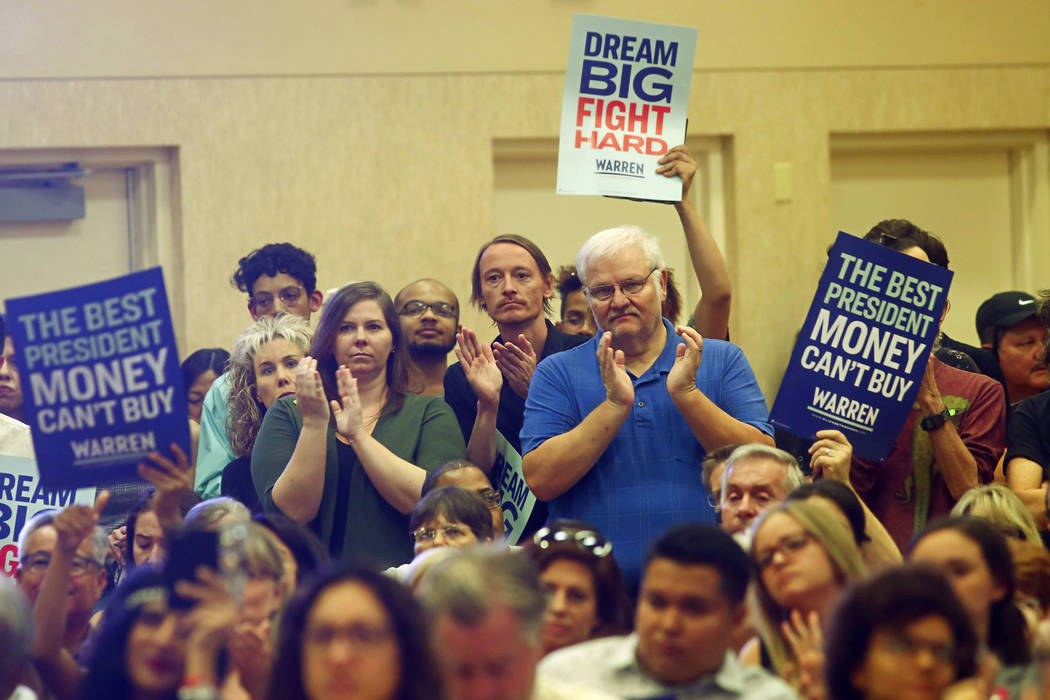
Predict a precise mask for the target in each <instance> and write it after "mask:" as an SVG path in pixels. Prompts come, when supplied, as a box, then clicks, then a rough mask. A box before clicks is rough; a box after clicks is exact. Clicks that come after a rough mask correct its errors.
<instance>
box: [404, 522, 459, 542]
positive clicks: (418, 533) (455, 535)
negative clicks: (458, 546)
mask: <svg viewBox="0 0 1050 700" xmlns="http://www.w3.org/2000/svg"><path fill="white" fill-rule="evenodd" d="M439 532H440V533H442V534H443V535H444V536H445V539H446V540H458V539H459V538H461V537H466V536H467V533H468V532H469V530H468V529H467V528H465V527H461V526H459V525H446V526H445V527H439V528H429V527H421V528H417V529H415V530H413V531H412V533H411V534H412V539H414V540H415V541H416V542H433V541H434V538H435V537H437V534H438V533H439Z"/></svg>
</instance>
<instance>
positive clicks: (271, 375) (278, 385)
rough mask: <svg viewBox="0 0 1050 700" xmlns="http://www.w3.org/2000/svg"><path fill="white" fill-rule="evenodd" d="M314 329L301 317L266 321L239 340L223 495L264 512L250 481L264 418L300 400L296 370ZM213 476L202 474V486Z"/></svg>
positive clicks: (233, 362)
mask: <svg viewBox="0 0 1050 700" xmlns="http://www.w3.org/2000/svg"><path fill="white" fill-rule="evenodd" d="M311 335H312V334H311V331H310V326H309V325H308V324H307V323H306V321H304V320H303V319H302V318H300V317H299V316H293V315H291V314H278V315H276V316H263V317H262V318H260V319H259V320H258V321H256V322H255V323H253V324H252V325H251V326H249V327H248V328H247V329H245V330H244V332H243V333H241V334H240V336H238V337H237V340H236V342H234V344H233V355H231V356H230V395H229V399H228V408H227V409H226V435H227V437H229V440H230V448H231V449H232V450H233V454H234V455H236V459H235V460H233V461H232V462H230V463H229V464H228V465H226V467H225V468H224V469H223V470H222V475H221V487H220V492H221V493H222V495H223V496H230V497H232V498H236V499H237V500H238V501H240V502H241V503H244V504H245V505H247V506H248V507H249V509H250V510H252V511H253V512H258V511H259V510H260V505H259V497H258V496H257V495H256V493H255V487H254V485H253V484H252V478H251V458H252V448H253V447H254V446H255V438H256V436H258V434H259V428H260V426H261V425H262V420H263V416H264V415H266V411H267V410H269V408H270V406H272V405H273V404H274V402H275V401H277V400H278V399H282V398H284V397H286V396H295V368H296V367H298V366H299V361H300V360H302V359H303V357H305V356H306V353H307V352H309V350H310V338H311ZM211 478H212V476H211V475H206V474H199V475H197V483H198V484H202V483H205V481H208V480H210V479H211Z"/></svg>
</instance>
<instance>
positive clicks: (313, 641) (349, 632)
mask: <svg viewBox="0 0 1050 700" xmlns="http://www.w3.org/2000/svg"><path fill="white" fill-rule="evenodd" d="M392 635H393V632H392V631H391V629H390V627H389V626H381V625H369V624H365V623H363V622H359V623H357V624H353V625H347V626H346V627H329V626H327V625H325V626H321V627H316V628H312V629H311V628H307V630H306V631H305V632H304V633H303V642H304V643H305V644H306V645H307V646H311V647H315V648H324V647H329V646H331V645H332V642H334V641H336V640H337V639H345V640H346V642H347V644H349V645H350V647H351V648H353V649H358V650H361V649H371V648H375V647H377V646H379V645H380V644H382V643H383V642H385V641H387V640H388V639H390V637H391V636H392Z"/></svg>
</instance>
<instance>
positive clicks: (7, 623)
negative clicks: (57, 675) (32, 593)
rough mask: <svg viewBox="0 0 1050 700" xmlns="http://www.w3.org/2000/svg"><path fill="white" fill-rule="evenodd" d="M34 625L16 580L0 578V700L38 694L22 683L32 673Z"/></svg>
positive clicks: (12, 699)
mask: <svg viewBox="0 0 1050 700" xmlns="http://www.w3.org/2000/svg"><path fill="white" fill-rule="evenodd" d="M32 639H33V622H32V618H31V617H30V616H29V606H27V605H26V600H25V596H24V595H22V591H20V590H18V587H17V586H16V585H15V582H14V580H12V579H10V578H8V577H6V576H0V649H3V650H4V653H3V654H0V698H10V700H29V699H30V698H33V697H35V694H34V693H33V692H32V691H31V690H30V689H29V688H27V687H25V686H22V685H21V684H22V682H23V680H24V679H25V677H26V675H27V674H28V673H29V672H30V670H29V651H30V643H31V642H32Z"/></svg>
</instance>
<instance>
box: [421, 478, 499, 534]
mask: <svg viewBox="0 0 1050 700" xmlns="http://www.w3.org/2000/svg"><path fill="white" fill-rule="evenodd" d="M439 516H440V517H442V518H444V519H445V520H449V521H452V522H457V523H463V524H464V525H466V526H467V527H469V528H470V530H471V532H473V533H474V536H475V537H477V538H478V541H479V542H482V541H484V540H491V539H493V537H494V536H495V535H494V533H493V532H492V514H491V513H489V507H488V506H487V505H485V501H483V500H482V499H481V496H479V495H478V494H476V493H474V492H473V491H468V490H467V489H461V488H460V487H458V486H440V487H438V488H436V489H434V490H433V491H431V492H430V493H428V494H427V495H426V496H423V498H421V499H420V501H419V503H417V504H416V507H415V508H413V509H412V517H411V518H409V521H408V529H409V531H412V530H415V529H416V528H418V527H421V526H422V525H423V523H425V522H427V521H429V520H433V519H434V518H437V517H439Z"/></svg>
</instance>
